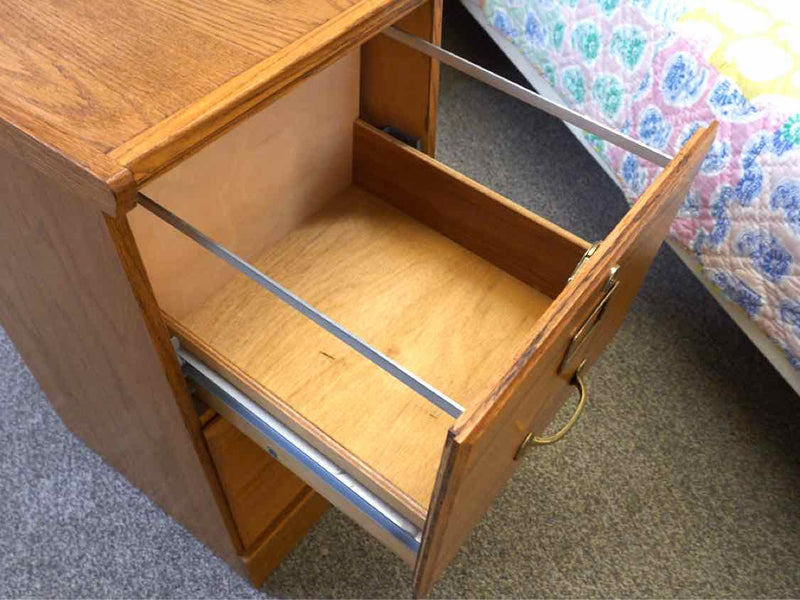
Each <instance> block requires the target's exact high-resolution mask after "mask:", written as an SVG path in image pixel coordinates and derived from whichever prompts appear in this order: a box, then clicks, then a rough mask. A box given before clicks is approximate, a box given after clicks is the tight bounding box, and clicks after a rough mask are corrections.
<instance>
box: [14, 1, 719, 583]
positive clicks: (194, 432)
mask: <svg viewBox="0 0 800 600" xmlns="http://www.w3.org/2000/svg"><path fill="white" fill-rule="evenodd" d="M0 13H1V14H0V22H2V23H4V24H13V27H11V28H9V29H8V31H4V33H3V35H2V36H0V58H2V62H3V64H5V65H11V68H5V69H3V70H0V80H2V87H0V90H1V91H0V172H2V177H0V211H2V212H0V216H1V217H2V219H1V220H0V223H2V227H3V232H2V236H0V240H1V241H0V267H2V270H0V289H2V304H0V316H2V323H3V326H4V327H5V328H6V329H7V330H8V332H9V334H10V335H11V337H12V338H13V339H14V341H15V343H16V344H17V346H18V348H19V350H20V352H21V353H22V355H23V356H24V358H25V360H26V362H27V364H28V365H29V366H30V368H31V370H32V371H33V373H34V375H35V376H36V377H37V379H38V380H39V382H40V383H41V385H42V387H43V389H44V390H45V392H46V393H47V395H48V397H49V399H50V400H51V402H52V403H53V405H54V406H55V408H56V410H57V411H58V413H59V415H60V416H61V418H62V419H63V420H64V422H65V423H66V424H67V426H68V427H69V428H70V429H71V430H72V431H73V432H74V433H75V434H76V435H78V436H79V437H80V438H81V439H83V440H84V441H85V442H86V443H87V444H88V445H89V446H90V447H92V448H93V449H94V450H96V451H97V452H99V453H100V454H102V455H103V456H104V457H105V459H106V460H108V461H109V462H110V463H111V464H112V465H113V466H114V467H116V468H117V469H118V470H119V471H120V472H122V473H123V474H124V475H125V476H126V477H128V478H129V479H130V480H131V481H132V482H133V483H134V484H135V485H137V486H138V487H139V488H140V489H141V490H142V491H143V492H144V493H146V494H147V495H148V496H150V497H151V498H153V499H154V500H155V501H156V502H157V503H158V504H159V505H160V506H162V507H163V508H164V509H165V510H166V511H167V512H169V513H170V514H171V515H172V516H173V517H174V518H175V519H177V520H178V521H179V522H181V523H182V524H184V525H185V526H186V527H187V528H188V529H189V530H191V531H192V532H193V533H194V534H195V535H196V536H197V537H198V538H199V539H200V540H202V541H203V542H204V543H205V544H207V545H208V546H209V547H210V548H212V549H213V550H214V551H215V552H216V553H217V554H218V555H219V556H220V557H221V558H222V559H224V560H226V561H227V562H228V563H229V564H231V565H232V566H233V567H234V568H236V569H238V570H239V571H240V572H242V573H243V574H244V575H245V576H248V577H250V578H251V580H252V581H253V582H254V583H255V584H259V583H260V582H261V581H263V580H264V578H265V577H266V576H268V574H269V572H270V571H271V570H272V569H273V568H274V567H275V566H276V565H277V564H278V563H279V562H280V559H281V558H282V557H283V556H284V555H285V554H286V552H288V551H289V550H290V549H291V547H292V546H293V545H294V543H295V542H296V541H297V540H298V539H299V538H300V537H302V535H304V533H305V532H306V531H307V529H308V528H309V527H310V526H311V525H312V524H313V523H314V522H315V521H316V520H317V519H318V518H319V516H320V515H321V514H322V513H323V512H324V511H325V510H326V509H327V507H328V503H329V502H330V503H331V504H333V505H334V506H336V507H337V508H338V509H340V510H342V511H343V512H345V513H346V514H347V515H348V516H350V517H351V518H353V519H354V520H355V521H356V522H358V523H359V524H360V525H362V526H363V527H364V529H365V530H366V531H367V532H369V533H370V534H371V535H374V536H375V537H377V538H378V539H379V540H380V541H382V542H383V543H384V544H385V545H386V546H387V547H389V548H390V549H392V550H393V551H395V552H396V553H397V554H398V555H400V556H401V557H402V558H404V559H405V560H406V561H408V562H409V564H411V565H412V566H413V567H414V569H415V593H416V594H418V595H424V594H425V593H426V592H427V591H428V590H429V589H430V586H431V585H432V584H433V582H434V581H435V579H436V577H438V575H440V574H441V571H442V570H443V569H444V567H445V566H446V565H447V563H448V562H449V560H450V559H451V558H452V557H453V555H454V554H455V553H456V552H457V550H458V548H459V546H460V545H461V543H462V542H463V540H464V539H465V537H466V535H467V533H468V532H469V531H470V529H471V528H472V527H473V526H474V525H475V524H476V523H477V522H478V521H479V520H480V518H481V516H482V515H483V513H484V512H485V511H486V510H487V508H488V506H489V504H490V502H491V500H492V498H494V496H495V495H496V494H497V492H498V491H499V489H500V488H501V487H502V486H503V484H504V483H505V481H506V480H507V479H508V478H509V477H510V476H511V474H512V473H513V471H514V468H515V466H516V465H517V464H518V463H519V460H522V456H521V455H522V454H523V450H526V449H528V450H529V449H531V448H534V447H535V446H536V444H537V441H539V442H540V441H541V438H537V437H536V436H537V435H540V434H541V432H542V431H543V430H544V429H545V427H546V426H547V425H548V424H549V423H550V421H551V420H552V418H553V415H554V414H555V412H556V411H557V409H558V408H559V406H560V405H561V404H562V403H563V401H564V400H565V398H566V397H567V396H568V395H569V393H570V391H571V390H572V389H573V386H578V387H580V388H581V390H582V384H581V380H580V377H579V375H580V374H581V373H583V372H585V371H586V370H587V369H588V368H589V367H590V366H591V364H592V363H593V361H594V360H595V359H596V358H597V356H598V354H599V353H600V352H601V351H602V349H603V347H604V346H605V345H606V343H607V342H608V340H609V339H610V337H611V336H612V335H613V333H614V332H615V331H616V329H617V328H618V326H619V324H620V322H621V320H622V318H623V317H624V314H625V312H626V310H627V308H628V306H629V304H630V301H631V299H632V298H633V296H634V295H635V293H636V291H637V289H638V287H639V284H640V282H641V280H642V278H643V276H644V274H645V272H646V271H647V268H648V266H649V264H650V261H651V260H652V257H653V255H654V253H655V252H656V250H657V248H658V247H659V245H660V244H661V242H662V240H663V238H664V236H665V234H666V231H667V229H668V226H669V222H670V220H671V218H672V216H673V215H674V213H675V212H676V210H677V208H678V206H679V204H680V203H681V201H682V198H683V196H684V194H685V192H686V189H687V186H688V185H689V183H690V181H691V179H692V177H693V175H694V173H695V171H696V170H697V169H698V167H699V165H700V164H701V162H702V160H703V157H704V155H705V152H706V151H707V150H708V148H709V145H710V143H711V141H712V139H713V127H712V128H710V129H708V130H702V131H700V132H698V133H697V134H696V135H695V136H694V137H693V138H692V139H691V140H690V141H689V142H688V143H687V145H686V147H685V148H684V149H683V151H682V152H681V153H680V155H679V156H678V157H676V158H675V159H674V160H673V161H672V162H671V163H670V164H669V165H668V167H667V168H666V169H665V170H664V172H663V174H662V175H661V177H660V178H659V179H658V180H657V181H656V182H655V183H654V185H653V186H652V187H651V188H650V189H649V190H647V191H646V192H645V193H644V194H643V195H642V197H641V199H640V200H639V201H638V202H637V203H636V204H635V205H634V207H633V208H632V209H631V211H630V212H629V213H628V214H627V215H626V216H625V218H624V219H623V220H622V221H621V222H620V223H619V225H618V226H617V227H616V228H615V229H614V230H613V231H612V232H611V233H610V234H609V235H608V237H607V238H606V239H605V240H603V242H602V243H601V244H600V245H599V246H597V247H596V248H594V251H593V253H589V254H590V256H588V258H587V259H586V260H584V261H582V262H581V259H582V257H583V256H584V255H585V254H587V251H588V250H589V249H590V244H588V243H587V242H585V241H583V240H581V239H579V238H578V237H576V236H574V235H572V234H570V233H569V232H566V231H564V230H562V229H560V228H559V227H557V226H555V225H553V224H551V223H548V222H547V221H545V220H544V219H541V218H540V217H538V216H536V215H534V214H531V213H530V212H528V211H526V210H523V209H521V208H519V207H517V206H516V205H514V204H513V203H511V202H510V201H508V200H507V199H505V198H503V197H501V196H500V195H498V194H495V193H493V192H491V191H490V190H487V189H485V188H484V187H482V186H480V185H479V184H477V183H475V182H473V181H471V180H469V179H468V178H466V177H464V176H462V175H460V174H459V173H456V172H454V171H453V170H451V169H449V168H447V167H445V166H443V165H441V164H440V163H438V162H437V161H436V160H435V159H434V158H432V156H433V154H434V147H435V131H436V118H435V117H436V110H435V108H436V97H437V87H438V65H437V64H436V63H435V62H434V61H432V60H431V59H429V58H427V57H426V56H425V55H423V54H420V53H417V52H415V51H414V50H412V49H410V48H408V47H406V46H403V45H401V44H399V43H398V42H396V41H394V40H391V39H389V38H388V37H387V36H385V35H383V34H381V30H383V29H384V28H386V27H388V26H390V25H396V26H397V27H399V28H401V29H403V30H406V31H408V32H411V33H413V34H415V35H417V36H420V37H422V38H424V39H427V40H431V41H433V42H434V43H436V42H438V41H439V37H440V24H441V5H440V3H439V2H438V1H432V2H426V1H423V0H291V1H290V0H272V1H269V2H268V1H266V0H250V1H247V2H241V3H235V4H231V5H224V6H222V5H219V4H218V3H214V2H210V1H206V0H187V2H183V3H175V2H168V1H166V0H147V1H145V0H138V1H134V0H123V1H115V2H111V1H110V0H109V1H106V0H103V1H99V2H94V3H91V5H87V4H85V3H78V2H65V3H61V4H60V5H59V6H58V7H57V8H53V7H50V6H49V5H46V3H45V2H11V3H6V4H5V5H4V6H3V7H2V8H0ZM4 27H5V25H4ZM386 127H391V128H393V129H392V131H400V132H402V133H403V134H404V139H405V140H406V141H408V140H415V141H416V142H415V143H413V144H412V145H409V144H408V143H404V142H401V141H399V140H398V139H396V138H395V137H392V136H391V135H389V134H387V133H386V132H384V131H383V128H386ZM412 146H417V147H418V149H417V148H415V147H412ZM159 210H161V211H162V213H161V217H162V219H160V218H158V217H157V216H156V214H154V213H158V212H159ZM164 210H166V211H169V212H168V213H164V212H163V211H164ZM169 214H174V215H177V216H178V217H180V219H182V220H184V221H185V222H187V223H189V224H190V226H191V227H194V228H196V229H197V230H200V231H202V232H203V233H204V234H206V235H208V236H209V237H210V238H212V239H213V240H215V242H218V243H220V244H222V245H223V246H224V247H225V248H227V249H229V250H230V251H232V252H234V253H235V254H236V255H237V256H239V257H241V258H242V259H244V260H246V261H248V263H250V264H252V265H253V266H254V267H255V268H257V269H258V270H259V271H260V272H262V273H264V274H266V275H267V276H269V277H270V278H273V279H274V280H275V281H276V282H278V283H279V284H281V285H283V286H285V287H286V288H288V290H290V291H291V292H292V293H294V294H297V295H298V296H299V297H301V298H302V299H303V300H304V301H306V302H308V303H309V304H310V305H312V306H313V307H314V308H315V309H316V310H319V311H322V312H323V313H325V314H326V315H327V316H328V317H330V319H332V320H334V321H336V322H337V323H338V324H339V325H341V326H342V327H344V328H346V329H347V330H349V331H350V332H352V334H353V335H354V336H357V337H358V339H359V342H358V343H361V342H363V343H365V344H368V345H369V346H371V347H372V348H373V349H376V351H377V352H378V353H379V354H380V357H382V358H379V359H378V362H380V360H383V361H384V363H383V364H384V370H382V369H381V368H378V366H376V365H375V364H372V362H370V360H367V359H366V358H364V356H362V353H360V351H359V352H357V351H356V349H354V345H355V346H357V345H358V344H357V343H356V342H352V343H349V345H348V343H345V342H343V341H342V338H341V336H340V337H338V338H337V337H335V336H333V335H331V334H330V333H328V332H327V331H325V330H324V329H323V328H321V327H319V326H318V323H314V322H312V321H311V320H309V319H308V318H306V316H304V315H303V314H300V313H299V312H298V311H297V310H295V309H294V308H292V307H291V306H288V305H286V304H284V303H283V302H281V301H280V300H279V299H277V298H276V297H275V296H273V295H271V294H269V293H268V292H267V291H266V290H264V289H263V285H264V284H263V282H262V284H261V286H259V285H258V284H257V283H255V282H254V281H253V280H252V279H248V278H247V277H245V276H244V275H242V274H241V273H240V272H237V271H236V270H235V269H233V268H232V267H231V266H230V264H228V263H226V262H225V261H223V260H220V259H219V258H218V256H214V255H213V254H212V253H210V252H208V251H207V249H206V248H203V247H201V245H198V244H197V243H196V242H195V241H194V240H192V239H190V238H189V237H187V236H186V235H185V233H186V232H185V231H184V232H183V233H181V232H180V231H178V230H176V229H175V228H174V227H172V226H170V225H169V224H168V223H167V222H165V221H164V220H163V218H167V219H168V216H169ZM165 215H167V217H165ZM173 224H174V221H173ZM229 262H230V261H229ZM579 262H580V263H581V266H580V268H579V269H577V271H576V267H577V266H578V264H579ZM573 271H575V274H574V276H572V277H571V275H572V274H573ZM173 343H175V344H176V346H177V348H178V353H176V346H174V345H173ZM179 355H180V356H179ZM385 365H389V366H388V367H386V366H385ZM392 365H399V366H400V367H396V366H392ZM398 368H400V369H407V370H408V372H410V373H413V377H408V376H405V375H401V379H402V378H403V377H406V379H405V383H406V384H408V385H406V384H404V383H402V382H401V381H399V380H398V379H397V378H396V377H392V375H391V374H390V373H389V372H387V369H388V371H390V372H392V369H395V371H394V373H395V375H396V374H397V372H399V371H398V370H397V369H398ZM403 372H405V371H403ZM187 377H188V380H189V382H188V384H187V379H186V378H187ZM419 382H423V383H419ZM409 385H410V386H411V387H409ZM415 386H416V387H415ZM412 388H413V389H412ZM190 389H191V390H192V391H193V392H194V393H195V394H196V395H197V396H200V397H201V399H202V400H203V401H205V402H207V403H208V404H209V405H210V406H212V407H213V410H209V411H207V412H205V413H199V412H198V411H197V410H195V408H194V406H195V404H194V402H193V399H192V397H191V392H190ZM431 400H433V401H431ZM203 414H204V415H205V416H203Z"/></svg>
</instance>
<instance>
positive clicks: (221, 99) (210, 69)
mask: <svg viewBox="0 0 800 600" xmlns="http://www.w3.org/2000/svg"><path fill="white" fill-rule="evenodd" d="M422 1H423V0H7V1H0V119H2V120H3V121H5V122H6V124H11V125H12V126H13V127H14V128H15V129H17V130H21V131H23V132H25V133H27V134H28V135H30V136H32V137H34V138H36V139H37V140H38V141H40V142H42V143H44V144H46V145H47V146H50V147H52V148H54V149H55V150H57V151H58V152H59V153H61V154H62V155H64V156H66V157H67V158H68V159H69V160H71V161H73V162H75V163H77V164H79V165H81V166H83V167H84V168H86V169H87V170H88V171H90V172H91V173H92V174H93V175H94V176H96V177H98V178H100V179H108V178H109V177H110V176H111V175H112V174H113V173H114V172H115V171H116V170H118V167H122V168H127V169H128V170H130V171H131V173H133V176H134V178H135V180H136V181H142V180H145V179H147V178H149V177H150V176H152V175H153V174H155V173H156V172H158V171H160V170H162V169H163V168H164V167H165V166H166V165H168V164H170V163H171V162H174V161H175V160H177V158H179V157H180V156H181V155H182V154H184V153H186V152H190V151H191V150H192V148H193V147H196V146H198V145H199V144H201V143H202V142H203V140H205V139H208V138H210V137H211V136H213V135H214V133H216V132H217V131H219V130H221V129H224V128H225V127H226V126H227V125H229V124H230V123H231V122H232V121H233V120H235V119H236V118H237V117H238V116H240V115H241V114H243V113H244V112H246V111H247V110H248V109H250V108H252V107H253V106H255V105H257V104H258V103H260V102H262V101H264V100H265V99H267V98H269V97H270V96H272V95H275V94H278V93H280V91H281V90H282V89H284V88H286V87H287V86H289V85H290V84H291V83H292V82H293V81H296V80H298V79H300V78H302V77H303V76H304V75H306V74H308V73H309V72H311V71H313V70H314V69H315V68H316V67H319V66H321V65H324V64H326V62H329V61H330V60H332V59H334V58H336V57H337V56H338V55H339V54H340V53H341V52H343V51H345V50H346V49H347V48H350V47H353V46H355V45H357V44H359V43H361V42H363V41H365V40H366V39H368V38H369V37H370V36H372V35H374V34H375V33H377V31H379V30H380V29H381V28H383V27H385V26H387V25H389V24H390V23H391V22H393V21H394V20H396V19H397V18H399V17H400V16H402V15H403V14H405V13H407V12H408V11H410V10H411V9H413V8H414V7H416V6H418V5H419V4H421V3H422ZM0 124H1V123H0ZM0 135H4V132H3V131H2V130H0Z"/></svg>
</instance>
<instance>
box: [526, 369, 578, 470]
mask: <svg viewBox="0 0 800 600" xmlns="http://www.w3.org/2000/svg"><path fill="white" fill-rule="evenodd" d="M585 364H586V361H585V360H584V361H583V362H581V364H580V366H579V367H578V369H577V370H576V371H575V374H574V375H573V376H572V380H571V381H570V384H571V385H574V386H575V387H576V388H577V389H578V393H579V394H580V398H578V405H577V406H576V407H575V412H573V413H572V416H571V417H570V418H569V421H567V422H566V424H565V425H564V426H563V427H562V428H561V429H559V430H558V431H557V432H556V433H554V434H553V435H542V436H540V435H534V434H533V432H530V433H529V434H528V435H526V436H525V439H524V440H522V443H521V444H520V446H519V448H518V449H517V453H516V454H515V455H514V460H517V459H519V458H521V457H522V455H523V454H525V450H526V449H527V448H528V446H530V445H534V446H547V445H549V444H555V443H556V442H557V441H559V440H560V439H562V438H563V437H564V436H565V435H567V434H568V433H569V430H570V429H572V428H573V427H574V426H575V423H577V422H578V419H579V418H580V416H581V413H582V412H583V409H584V408H586V396H587V394H586V386H584V385H583V381H582V380H581V370H583V366H584V365H585Z"/></svg>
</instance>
